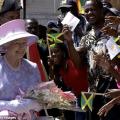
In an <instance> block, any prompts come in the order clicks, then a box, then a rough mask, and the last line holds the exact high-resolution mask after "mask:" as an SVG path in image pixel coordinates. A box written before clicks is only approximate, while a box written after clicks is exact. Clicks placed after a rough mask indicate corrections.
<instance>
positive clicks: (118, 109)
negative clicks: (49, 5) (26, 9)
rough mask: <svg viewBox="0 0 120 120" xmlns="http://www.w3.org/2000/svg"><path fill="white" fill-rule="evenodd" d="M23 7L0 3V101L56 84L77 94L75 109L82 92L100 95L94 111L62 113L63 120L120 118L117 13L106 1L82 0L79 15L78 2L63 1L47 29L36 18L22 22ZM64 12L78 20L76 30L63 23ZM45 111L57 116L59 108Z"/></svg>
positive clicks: (7, 1) (119, 19)
mask: <svg viewBox="0 0 120 120" xmlns="http://www.w3.org/2000/svg"><path fill="white" fill-rule="evenodd" d="M21 9H22V7H21V6H20V5H19V3H18V2H17V1H16V0H3V1H2V2H1V10H0V52H1V56H0V100H4V101H11V100H13V99H15V98H16V97H17V96H18V95H21V94H23V93H25V92H27V90H28V89H31V88H33V87H35V86H37V85H38V84H40V83H41V82H43V81H51V80H54V82H55V84H56V85H57V86H58V88H61V89H62V90H63V91H72V92H73V93H74V94H75V96H76V97H77V106H79V107H81V105H80V98H81V92H82V91H84V92H88V93H89V92H90V93H102V95H101V96H97V95H96V96H94V100H93V109H92V111H89V110H87V111H86V112H73V111H67V110H66V111H64V119H65V120H120V114H119V113H120V90H119V88H120V46H119V45H120V37H119V36H120V27H119V24H120V11H119V10H117V9H116V8H113V7H112V5H111V3H109V2H108V1H107V0H86V2H85V5H84V14H81V13H79V10H78V7H77V3H76V1H74V0H66V3H62V4H61V5H60V7H59V8H58V11H60V12H61V14H60V15H59V16H56V21H49V22H48V24H47V26H45V25H40V24H39V23H38V21H37V20H36V19H35V18H29V19H25V20H22V19H20V10H21ZM68 12H71V13H72V14H73V15H74V16H75V17H77V18H78V19H79V20H80V21H79V23H78V25H77V26H76V28H75V29H74V31H71V28H70V26H68V25H66V24H65V25H63V24H62V20H63V19H64V17H65V16H66V14H67V13H68ZM50 36H52V37H51V38H53V40H51V39H50V40H49V37H50ZM56 36H59V37H56ZM26 51H27V52H26ZM28 51H29V54H28ZM31 56H32V57H31ZM34 56H37V58H38V59H39V60H38V61H37V60H36V59H35V57H34ZM28 59H29V60H28ZM41 61H42V62H41ZM42 63H43V65H41V64H42ZM41 67H42V69H44V72H45V71H46V73H45V74H47V77H45V76H43V70H41ZM43 67H44V68H43ZM31 104H32V103H31ZM48 112H50V114H51V115H53V116H54V115H55V113H57V114H56V116H57V115H60V114H61V113H60V111H59V110H58V109H53V110H50V111H48ZM39 113H40V115H42V114H43V111H39Z"/></svg>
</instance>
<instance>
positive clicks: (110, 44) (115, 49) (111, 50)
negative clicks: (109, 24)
mask: <svg viewBox="0 0 120 120" xmlns="http://www.w3.org/2000/svg"><path fill="white" fill-rule="evenodd" d="M106 47H107V49H108V54H109V56H110V59H111V60H112V59H113V58H115V57H116V56H117V55H118V54H119V53H120V48H119V45H117V44H116V43H115V41H114V38H113V37H110V39H109V40H108V41H107V43H106Z"/></svg>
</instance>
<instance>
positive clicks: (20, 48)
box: [6, 38, 27, 59]
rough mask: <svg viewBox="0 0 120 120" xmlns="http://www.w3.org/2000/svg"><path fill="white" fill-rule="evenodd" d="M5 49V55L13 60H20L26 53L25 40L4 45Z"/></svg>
mask: <svg viewBox="0 0 120 120" xmlns="http://www.w3.org/2000/svg"><path fill="white" fill-rule="evenodd" d="M6 48H7V52H6V54H8V55H9V56H11V57H13V58H16V59H21V58H23V56H24V54H25V52H26V48H27V40H26V38H20V39H19V40H15V41H12V42H10V43H8V44H7V45H6Z"/></svg>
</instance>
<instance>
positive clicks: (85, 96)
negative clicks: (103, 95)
mask: <svg viewBox="0 0 120 120" xmlns="http://www.w3.org/2000/svg"><path fill="white" fill-rule="evenodd" d="M93 98H94V94H91V93H87V92H81V109H82V110H88V109H90V111H92V104H93Z"/></svg>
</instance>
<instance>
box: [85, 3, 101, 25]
mask: <svg viewBox="0 0 120 120" xmlns="http://www.w3.org/2000/svg"><path fill="white" fill-rule="evenodd" d="M84 8H85V16H86V18H87V20H88V22H89V23H90V24H91V25H95V24H99V22H101V20H102V19H103V13H102V8H100V7H99V6H98V5H97V3H95V2H94V1H87V2H86V3H85V6H84Z"/></svg>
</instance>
